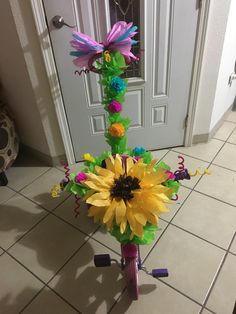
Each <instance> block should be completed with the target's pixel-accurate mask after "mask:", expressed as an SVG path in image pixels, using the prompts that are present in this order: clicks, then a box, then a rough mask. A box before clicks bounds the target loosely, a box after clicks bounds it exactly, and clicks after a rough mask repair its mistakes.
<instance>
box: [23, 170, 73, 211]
mask: <svg viewBox="0 0 236 314" xmlns="http://www.w3.org/2000/svg"><path fill="white" fill-rule="evenodd" d="M62 179H63V174H62V173H61V171H59V170H58V169H56V168H52V169H50V170H49V171H47V172H46V173H45V174H43V175H42V176H41V177H39V178H38V179H37V180H35V181H34V182H33V183H32V184H30V185H29V186H27V187H26V188H24V189H23V190H22V191H21V193H22V194H23V195H25V196H26V197H28V198H29V199H32V200H33V201H34V202H36V203H37V204H39V205H41V206H42V207H44V208H46V209H48V210H53V209H54V208H56V207H57V206H58V205H59V204H60V203H62V202H63V201H64V200H65V199H66V198H67V197H68V194H67V193H61V195H60V197H57V198H53V197H52V196H51V194H50V191H51V189H52V187H53V185H55V184H58V183H60V181H61V180H62Z"/></svg>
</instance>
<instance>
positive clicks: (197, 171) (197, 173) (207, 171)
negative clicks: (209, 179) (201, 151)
mask: <svg viewBox="0 0 236 314" xmlns="http://www.w3.org/2000/svg"><path fill="white" fill-rule="evenodd" d="M205 174H207V175H210V174H211V172H210V170H208V169H205V170H204V171H203V172H202V173H201V172H200V171H199V170H198V169H197V170H196V171H195V172H194V173H191V172H189V175H190V177H195V176H197V175H199V176H204V175H205Z"/></svg>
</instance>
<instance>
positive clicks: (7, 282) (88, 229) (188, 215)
mask: <svg viewBox="0 0 236 314" xmlns="http://www.w3.org/2000/svg"><path fill="white" fill-rule="evenodd" d="M179 153H181V154H183V155H184V156H185V164H186V166H187V167H188V168H189V169H190V170H192V171H194V170H195V169H196V168H202V169H204V168H206V167H207V168H209V169H210V170H211V171H212V175H211V176H204V177H194V178H193V180H191V181H185V182H183V187H182V189H181V191H180V193H179V201H177V203H176V204H173V205H171V209H172V210H171V211H170V212H169V213H168V214H166V215H163V216H162V217H161V220H160V227H161V231H160V232H158V233H157V236H156V239H155V242H154V243H153V244H152V245H149V246H144V247H142V248H141V252H142V256H143V258H144V261H145V265H146V267H147V268H148V269H152V268H156V267H167V268H168V269H169V273H170V276H169V277H168V278H164V279H158V280H157V279H154V278H152V277H150V276H148V275H147V274H146V273H145V272H143V271H140V298H139V300H138V301H134V302H131V301H130V299H129V297H128V294H127V291H126V287H125V283H124V281H123V279H122V275H121V273H120V270H119V268H118V267H117V266H116V265H112V266H111V267H110V268H102V269H101V268H100V269H99V268H95V267H94V266H93V255H94V254H95V253H109V254H111V256H112V257H113V258H118V259H119V253H120V248H119V245H118V243H117V242H116V241H115V240H114V238H112V237H111V236H109V235H108V234H106V233H105V232H104V230H103V229H101V228H99V226H98V225H95V224H93V222H92V221H91V220H90V219H89V218H87V216H86V209H85V208H82V209H81V215H80V217H79V218H77V219H75V218H74V213H73V208H74V199H73V198H72V197H70V196H68V195H64V196H62V197H60V198H58V199H51V198H50V197H49V193H48V192H49V190H50V187H51V186H52V184H54V183H56V182H58V180H60V178H61V177H62V176H63V173H62V171H61V170H62V169H61V168H60V167H58V168H49V167H44V166H42V165H38V164H37V163H35V164H34V163H32V164H26V163H25V164H22V163H16V164H15V166H14V167H12V168H11V169H9V171H8V173H7V175H8V178H9V185H8V186H7V187H0V313H2V314H9V313H23V314H26V313H28V314H36V313H38V314H41V313H48V314H70V313H71V314H72V313H91V314H94V313H101V314H103V313H112V314H116V313H117V314H118V313H119V314H120V313H136V314H139V313H140V314H141V313H145V312H148V313H150V314H152V313H153V314H185V313H186V314H195V313H196V314H197V313H202V314H207V313H208V314H209V313H219V314H231V313H232V311H233V307H234V303H235V301H236V236H235V231H236V113H235V112H232V113H231V114H230V115H229V116H228V118H227V119H226V121H225V122H224V124H223V126H222V127H221V129H220V130H219V131H218V132H217V133H216V135H215V137H214V139H212V140H211V141H210V142H209V143H207V144H199V145H196V146H193V147H190V148H183V147H177V148H173V149H170V150H168V149H165V150H161V151H156V152H154V155H155V157H157V158H161V159H163V160H164V161H166V163H168V164H169V165H170V166H172V167H174V168H176V166H177V161H178V159H177V156H178V154H179ZM77 167H80V165H77Z"/></svg>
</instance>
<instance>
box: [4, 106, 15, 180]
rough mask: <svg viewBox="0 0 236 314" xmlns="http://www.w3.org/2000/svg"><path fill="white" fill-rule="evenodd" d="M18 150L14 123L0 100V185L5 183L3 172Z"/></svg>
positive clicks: (13, 159)
mask: <svg viewBox="0 0 236 314" xmlns="http://www.w3.org/2000/svg"><path fill="white" fill-rule="evenodd" d="M18 150H19V140H18V136H17V133H16V130H15V124H14V121H13V119H12V118H11V116H10V114H9V112H8V109H7V108H6V106H5V105H3V104H2V103H1V100H0V185H7V183H8V180H7V177H6V175H5V173H4V171H5V170H7V169H8V168H9V167H11V165H12V164H13V162H14V161H15V159H16V157H17V154H18Z"/></svg>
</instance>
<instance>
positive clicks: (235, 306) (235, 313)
mask: <svg viewBox="0 0 236 314" xmlns="http://www.w3.org/2000/svg"><path fill="white" fill-rule="evenodd" d="M232 314H236V301H235V304H234V309H233V313H232Z"/></svg>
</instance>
